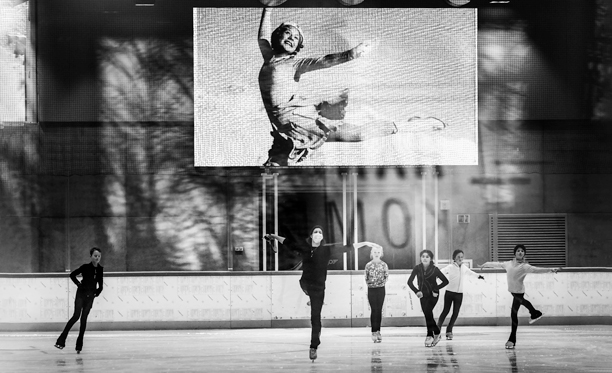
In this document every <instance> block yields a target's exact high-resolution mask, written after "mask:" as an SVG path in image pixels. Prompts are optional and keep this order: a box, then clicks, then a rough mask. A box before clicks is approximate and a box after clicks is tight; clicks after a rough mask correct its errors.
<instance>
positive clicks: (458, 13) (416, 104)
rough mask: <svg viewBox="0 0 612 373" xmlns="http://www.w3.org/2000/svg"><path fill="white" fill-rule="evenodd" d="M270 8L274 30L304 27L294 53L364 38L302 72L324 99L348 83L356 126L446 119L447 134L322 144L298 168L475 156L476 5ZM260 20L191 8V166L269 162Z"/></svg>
mask: <svg viewBox="0 0 612 373" xmlns="http://www.w3.org/2000/svg"><path fill="white" fill-rule="evenodd" d="M272 14H273V16H272V28H275V27H276V26H278V24H280V23H281V22H284V21H292V22H297V23H298V24H299V25H300V27H301V28H302V29H303V30H304V33H305V42H304V44H305V47H304V49H303V50H302V51H300V53H299V54H298V57H316V56H321V55H326V54H329V53H338V52H342V51H345V50H348V49H351V48H353V47H355V46H356V45H358V44H359V43H361V42H363V41H366V40H370V41H371V42H372V43H373V45H374V48H373V50H372V52H371V53H370V54H369V55H367V56H365V57H362V58H359V59H356V60H354V61H351V62H348V63H346V64H342V65H339V66H335V67H333V68H330V69H324V70H317V71H315V72H311V73H307V74H304V75H303V76H302V77H301V79H300V92H297V94H299V95H303V96H307V97H320V96H322V95H324V94H330V93H332V92H337V91H339V90H340V89H343V88H349V104H348V106H347V118H346V121H347V122H350V123H352V124H358V125H361V126H372V125H373V124H372V123H373V122H374V121H375V120H382V119H384V120H386V121H392V122H402V121H407V120H408V119H409V118H411V117H414V116H421V117H428V116H433V117H437V118H440V119H442V120H443V121H444V122H446V123H448V124H449V127H448V129H447V130H444V131H429V132H428V131H422V129H419V128H408V130H407V131H406V133H405V134H400V135H398V136H386V137H384V138H375V139H371V140H366V141H364V142H356V143H333V142H327V143H326V144H324V145H323V146H322V147H321V148H318V149H316V150H314V151H312V152H311V154H310V155H309V156H308V157H307V158H306V159H305V160H304V162H302V163H301V165H303V166H342V165H368V166H376V165H414V164H449V165H451V164H465V165H468V164H476V163H477V105H478V103H477V83H476V80H477V76H476V71H477V62H476V58H477V53H476V11H475V10H474V9H371V8H370V9H342V8H336V9H324V10H323V9H296V8H292V9H289V10H288V9H274V11H273V13H272ZM260 17H261V10H260V9H253V8H250V9H244V8H214V9H213V8H196V9H194V64H195V67H194V99H195V113H194V116H195V120H194V125H195V130H194V134H195V139H194V143H195V150H194V153H195V165H196V166H206V167H218V166H230V167H236V166H261V165H262V164H263V163H264V162H265V161H266V159H267V153H268V150H269V149H270V146H271V144H272V137H271V136H270V131H271V125H270V121H269V119H268V117H267V114H266V111H265V109H264V107H263V102H262V99H261V92H260V89H259V83H258V74H259V70H260V68H261V65H262V63H263V59H262V56H261V53H260V51H259V48H258V46H257V34H258V28H259V22H260ZM236 25H240V27H238V28H237V27H236ZM238 30H239V35H238V36H236V33H237V32H238ZM408 127H410V126H408ZM414 127H418V126H414Z"/></svg>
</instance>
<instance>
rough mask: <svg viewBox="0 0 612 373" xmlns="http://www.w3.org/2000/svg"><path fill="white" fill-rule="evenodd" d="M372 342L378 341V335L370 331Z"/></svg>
mask: <svg viewBox="0 0 612 373" xmlns="http://www.w3.org/2000/svg"><path fill="white" fill-rule="evenodd" d="M372 342H374V343H376V342H378V335H377V334H376V332H372Z"/></svg>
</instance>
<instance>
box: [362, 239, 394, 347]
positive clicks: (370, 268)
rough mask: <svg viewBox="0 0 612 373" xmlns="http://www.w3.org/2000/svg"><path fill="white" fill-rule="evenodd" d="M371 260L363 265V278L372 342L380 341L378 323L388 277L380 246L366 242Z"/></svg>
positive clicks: (387, 269) (380, 317) (387, 268)
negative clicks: (366, 291) (369, 248)
mask: <svg viewBox="0 0 612 373" xmlns="http://www.w3.org/2000/svg"><path fill="white" fill-rule="evenodd" d="M368 244H369V246H371V247H372V250H371V251H370V258H371V259H372V260H371V261H369V262H368V264H366V266H365V280H366V284H368V301H369V302H370V310H371V313H370V323H371V324H372V340H373V341H374V343H380V342H382V336H381V335H380V324H381V322H382V308H383V304H384V303H385V284H386V283H387V279H388V278H389V267H388V266H387V263H385V262H383V261H382V260H380V258H382V256H383V248H382V246H380V245H378V244H375V243H368Z"/></svg>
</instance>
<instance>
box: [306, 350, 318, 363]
mask: <svg viewBox="0 0 612 373" xmlns="http://www.w3.org/2000/svg"><path fill="white" fill-rule="evenodd" d="M308 356H309V357H310V360H312V362H313V363H314V361H315V360H316V358H317V349H316V348H311V349H310V353H309V355H308Z"/></svg>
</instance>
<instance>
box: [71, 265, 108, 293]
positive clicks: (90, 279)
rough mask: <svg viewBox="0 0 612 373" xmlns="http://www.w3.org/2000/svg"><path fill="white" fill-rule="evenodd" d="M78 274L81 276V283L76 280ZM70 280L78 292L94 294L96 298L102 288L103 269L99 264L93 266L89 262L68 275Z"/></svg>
mask: <svg viewBox="0 0 612 373" xmlns="http://www.w3.org/2000/svg"><path fill="white" fill-rule="evenodd" d="M79 274H80V275H82V276H83V279H82V280H81V282H79V280H78V279H77V276H78V275H79ZM70 279H71V280H72V282H74V283H75V285H76V286H78V287H79V291H87V292H94V293H95V294H96V296H98V295H100V293H101V292H102V289H103V288H104V268H103V267H102V266H101V265H100V264H98V266H94V265H93V264H92V263H91V262H90V263H87V264H83V265H82V266H80V267H79V268H77V269H75V270H74V271H72V272H71V273H70ZM96 285H97V288H96Z"/></svg>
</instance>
